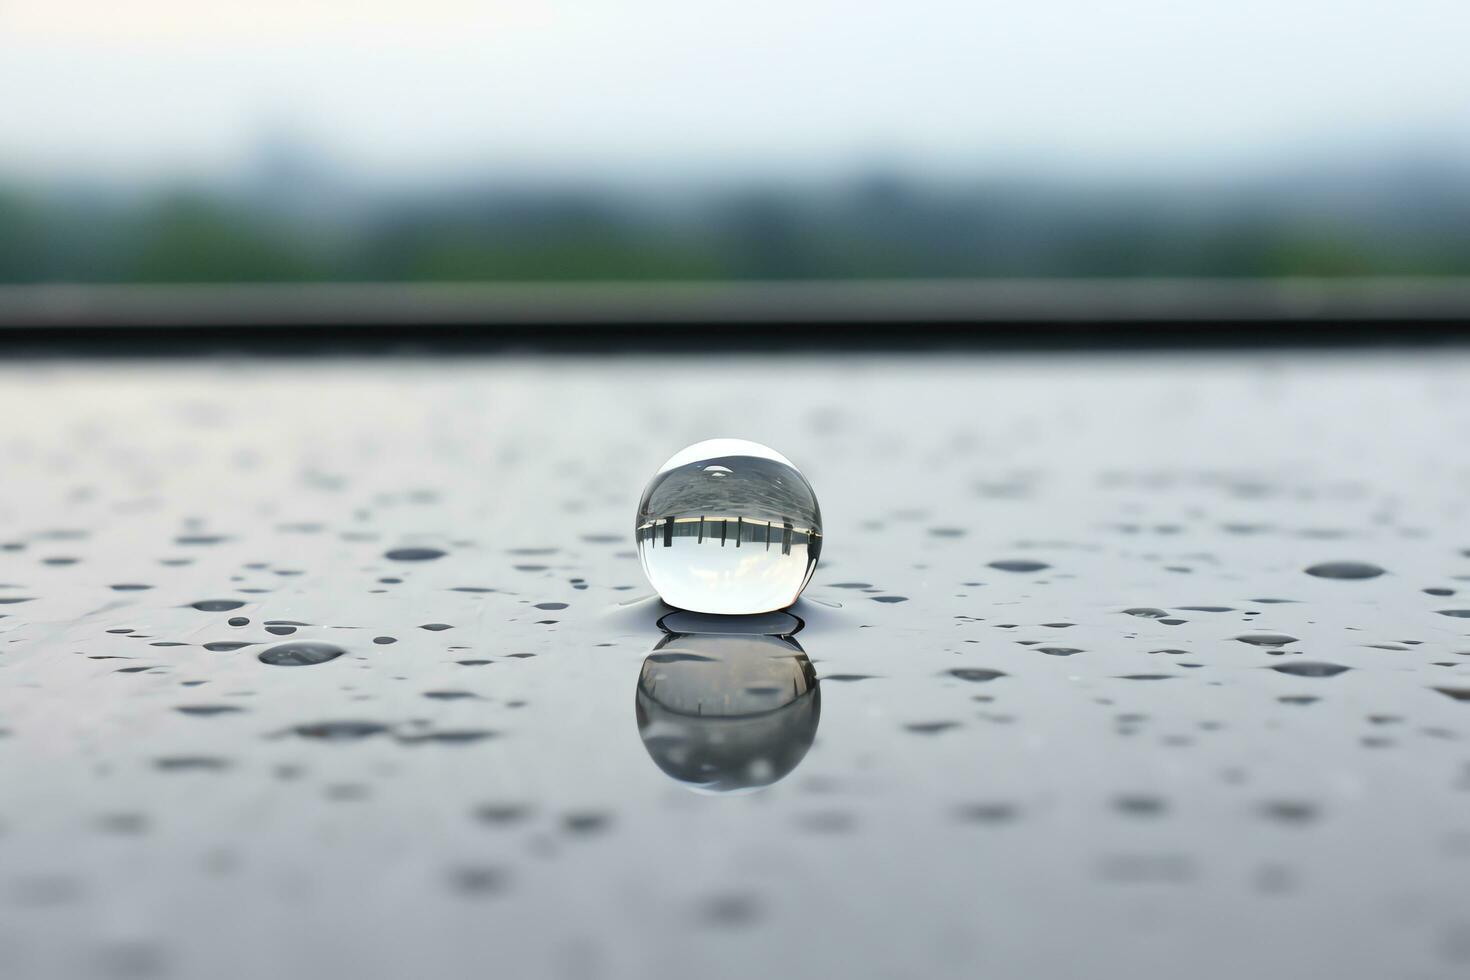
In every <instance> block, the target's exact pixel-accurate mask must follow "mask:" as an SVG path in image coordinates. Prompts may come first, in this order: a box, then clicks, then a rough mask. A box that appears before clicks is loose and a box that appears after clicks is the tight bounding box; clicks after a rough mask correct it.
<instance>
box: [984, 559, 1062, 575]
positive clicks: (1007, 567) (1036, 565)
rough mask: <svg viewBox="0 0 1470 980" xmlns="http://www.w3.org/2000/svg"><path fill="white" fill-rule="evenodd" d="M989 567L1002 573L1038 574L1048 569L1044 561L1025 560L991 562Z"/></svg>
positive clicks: (1048, 566)
mask: <svg viewBox="0 0 1470 980" xmlns="http://www.w3.org/2000/svg"><path fill="white" fill-rule="evenodd" d="M990 567H991V568H994V569H997V570H999V571H1002V572H1039V571H1041V570H1043V569H1046V568H1050V567H1051V566H1050V565H1048V564H1047V563H1046V562H1044V561H1030V560H1027V559H1025V558H1008V559H1005V560H1003V561H993V562H991V563H990Z"/></svg>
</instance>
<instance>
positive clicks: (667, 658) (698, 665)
mask: <svg viewBox="0 0 1470 980" xmlns="http://www.w3.org/2000/svg"><path fill="white" fill-rule="evenodd" d="M635 708H636V711H637V717H638V734H639V735H640V736H641V737H642V739H643V746H644V748H645V749H647V750H648V754H649V757H650V758H652V759H653V761H654V763H655V764H656V765H657V766H658V767H659V768H660V769H662V770H663V771H664V772H665V773H667V774H668V775H670V776H672V777H673V778H674V779H676V780H678V781H679V782H681V783H683V784H684V785H686V786H688V787H689V788H691V789H695V790H699V791H702V792H710V793H740V792H751V791H754V790H757V789H760V788H762V787H765V786H769V785H770V784H771V783H774V782H776V781H777V780H778V779H781V778H782V777H783V776H785V775H787V774H788V773H790V772H791V770H793V769H795V768H796V766H797V764H798V763H800V762H801V760H802V757H803V756H805V755H806V753H807V750H808V749H810V748H811V747H812V743H813V742H814V741H815V740H816V737H817V722H818V720H819V719H820V718H821V716H822V699H821V690H820V688H819V687H818V683H817V671H816V668H815V667H813V666H812V662H811V660H810V659H809V658H808V657H807V655H806V653H805V652H804V651H803V650H802V648H801V645H800V644H799V643H797V642H796V640H795V639H794V638H792V637H790V636H770V635H761V634H745V635H740V634H723V635H714V634H690V635H683V634H672V635H669V636H665V637H664V638H663V639H662V640H660V641H659V643H658V645H657V646H656V647H654V649H653V652H652V653H651V654H649V655H648V659H647V660H645V661H643V669H642V671H641V672H640V673H639V676H638V693H637V699H636V704H635Z"/></svg>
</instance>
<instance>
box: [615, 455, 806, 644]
mask: <svg viewBox="0 0 1470 980" xmlns="http://www.w3.org/2000/svg"><path fill="white" fill-rule="evenodd" d="M635 533H636V535H637V538H638V557H639V558H640V559H642V561H643V574H644V575H646V576H648V581H649V584H650V585H652V586H653V587H654V589H655V590H657V592H658V594H659V595H660V596H662V597H663V600H664V601H665V602H667V603H668V604H669V605H671V606H678V607H679V608H680V609H689V610H692V611H694V612H704V613H719V614H722V615H745V614H748V613H761V612H770V611H772V610H775V609H785V608H786V607H787V606H789V605H791V604H792V603H793V602H795V601H796V598H797V596H799V595H801V590H802V589H804V588H806V584H807V582H809V581H811V577H812V572H813V571H815V570H816V567H817V557H818V556H819V555H820V554H821V552H822V511H821V509H820V508H819V507H818V506H817V496H816V494H815V493H813V492H812V487H811V484H810V483H807V482H806V477H804V476H802V475H801V472H800V471H799V470H797V468H796V467H795V466H792V465H791V461H790V460H788V459H787V458H786V457H785V456H782V455H781V454H780V453H778V452H776V451H775V450H774V449H770V448H768V447H766V446H762V445H761V444H760V443H758V442H749V441H747V440H744V439H709V440H707V441H705V442H699V443H695V444H694V445H692V446H690V447H689V448H688V449H685V450H683V451H682V452H679V453H676V454H675V455H674V457H673V458H672V459H670V460H669V461H668V462H667V463H665V464H664V465H663V466H662V467H661V468H660V469H659V471H658V473H656V474H654V477H653V479H652V480H650V481H649V483H648V486H647V488H646V489H644V491H643V500H642V502H641V503H640V504H639V505H638V520H637V524H636V531H635Z"/></svg>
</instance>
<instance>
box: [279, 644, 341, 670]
mask: <svg viewBox="0 0 1470 980" xmlns="http://www.w3.org/2000/svg"><path fill="white" fill-rule="evenodd" d="M346 652H347V651H346V650H343V649H342V648H341V647H338V646H333V645H332V644H330V643H307V642H296V643H282V644H280V645H278V646H273V647H271V648H270V649H267V650H262V651H260V653H259V655H258V657H259V659H260V662H261V663H263V664H270V665H271V666H273V667H310V666H314V665H316V664H324V663H326V662H327V661H329V660H336V659H337V658H338V657H340V656H342V655H343V654H344V653H346Z"/></svg>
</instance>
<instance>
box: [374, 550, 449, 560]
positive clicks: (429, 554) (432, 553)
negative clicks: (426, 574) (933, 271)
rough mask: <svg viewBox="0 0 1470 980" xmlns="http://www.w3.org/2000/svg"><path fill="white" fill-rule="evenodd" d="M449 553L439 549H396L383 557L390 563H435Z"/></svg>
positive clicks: (387, 552)
mask: <svg viewBox="0 0 1470 980" xmlns="http://www.w3.org/2000/svg"><path fill="white" fill-rule="evenodd" d="M446 554H447V552H444V551H440V550H439V549H438V548H394V549H393V550H392V551H386V552H384V553H383V557H384V558H386V559H388V560H389V561H433V560H434V559H436V558H443V557H444V556H445V555H446Z"/></svg>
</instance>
